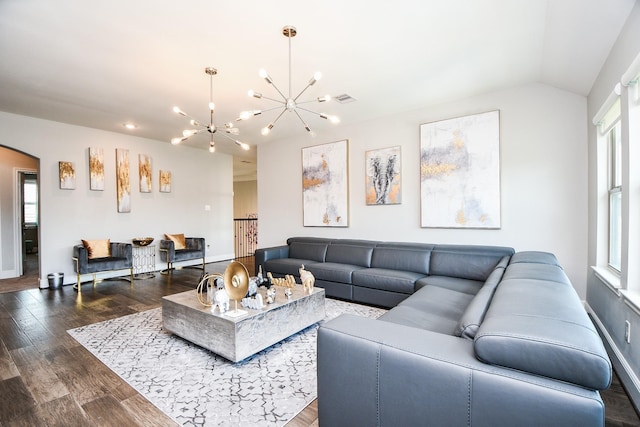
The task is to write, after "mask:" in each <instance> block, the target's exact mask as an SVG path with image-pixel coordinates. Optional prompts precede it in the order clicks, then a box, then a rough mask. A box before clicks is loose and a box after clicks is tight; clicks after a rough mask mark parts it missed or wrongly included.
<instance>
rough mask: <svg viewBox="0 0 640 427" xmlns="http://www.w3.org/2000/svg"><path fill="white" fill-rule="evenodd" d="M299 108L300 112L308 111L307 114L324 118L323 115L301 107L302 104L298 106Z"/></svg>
mask: <svg viewBox="0 0 640 427" xmlns="http://www.w3.org/2000/svg"><path fill="white" fill-rule="evenodd" d="M297 108H298V110H303V111H306V112H307V113H312V114H315V115H316V116H320V117H322V114H321V113H317V112H315V111H313V110H309V109H307V108H304V107H301V106H300V104H298V105H297Z"/></svg>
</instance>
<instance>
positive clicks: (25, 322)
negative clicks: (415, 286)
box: [0, 259, 640, 427]
mask: <svg viewBox="0 0 640 427" xmlns="http://www.w3.org/2000/svg"><path fill="white" fill-rule="evenodd" d="M243 261H246V262H247V264H249V265H247V268H248V270H249V273H250V274H252V272H253V266H252V265H251V264H250V263H251V260H246V259H245V260H243ZM226 265H227V263H216V264H207V271H208V272H210V273H213V272H220V273H222V272H224V268H225V267H226ZM200 273H201V271H200V270H197V269H191V268H185V269H182V270H177V271H175V272H173V274H171V275H166V276H165V275H160V274H156V276H155V278H152V279H145V280H136V281H134V283H133V285H131V284H129V283H128V282H126V281H121V280H108V281H104V282H103V283H99V284H98V285H97V286H96V288H95V289H94V288H93V287H92V285H91V283H85V284H84V285H83V286H82V295H81V297H79V296H78V294H77V293H76V292H75V291H74V290H73V289H72V287H71V286H64V287H62V288H61V289H58V290H48V289H42V290H40V289H37V288H35V289H28V290H23V291H17V292H7V293H2V294H0V426H44V425H47V426H87V425H91V426H125V425H126V426H174V425H175V423H174V422H173V421H172V420H171V419H170V418H168V417H167V416H166V415H164V414H163V413H162V412H161V411H160V410H159V409H157V408H156V407H155V406H153V405H152V404H151V403H149V402H148V401H147V400H146V399H144V398H143V397H142V396H141V395H140V394H138V393H137V392H136V391H135V390H134V389H133V388H131V387H130V386H129V385H128V384H127V383H125V382H124V381H123V380H121V379H120V377H118V376H117V375H116V374H114V373H113V372H111V370H109V369H108V368H107V367H106V366H104V365H103V364H102V363H101V362H99V361H98V360H97V359H96V358H95V357H94V356H93V355H92V354H90V353H89V352H88V351H87V350H85V349H84V347H82V346H80V345H79V344H78V343H77V342H76V341H75V340H74V339H73V338H71V337H70V336H69V335H68V334H67V332H66V331H67V330H68V329H71V328H75V327H78V326H82V325H88V324H91V323H95V322H100V321H103V320H107V319H112V318H116V317H120V316H124V315H127V314H132V313H136V312H140V311H144V310H148V309H151V308H155V307H159V306H160V304H161V298H162V296H164V295H170V294H173V293H177V292H182V291H186V290H189V289H193V288H195V287H196V285H197V282H198V279H199V277H200ZM602 397H603V399H604V401H605V403H606V408H607V419H606V425H607V426H612V427H613V426H617V427H630V426H639V425H640V420H639V419H638V416H637V415H636V413H635V411H634V410H633V408H632V406H631V404H630V402H629V400H628V397H627V395H626V393H625V392H624V389H623V388H622V387H621V386H620V383H619V382H618V381H617V379H616V381H614V384H613V385H612V387H611V388H610V389H609V390H607V391H605V392H603V393H602ZM317 418H318V412H317V404H316V401H314V402H313V403H311V404H310V405H309V406H308V407H307V408H306V409H304V410H303V411H302V412H301V413H300V414H299V415H298V416H297V417H296V418H295V419H294V420H292V421H291V422H290V423H289V424H288V426H290V427H310V426H317V425H318V419H317Z"/></svg>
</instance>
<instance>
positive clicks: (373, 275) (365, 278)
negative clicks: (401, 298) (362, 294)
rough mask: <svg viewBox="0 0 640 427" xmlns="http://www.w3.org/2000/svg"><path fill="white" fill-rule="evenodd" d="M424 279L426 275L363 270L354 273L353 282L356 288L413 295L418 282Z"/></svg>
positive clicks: (380, 269)
mask: <svg viewBox="0 0 640 427" xmlns="http://www.w3.org/2000/svg"><path fill="white" fill-rule="evenodd" d="M424 277H425V275H424V274H420V273H414V272H412V271H401V270H391V269H386V268H363V269H362V270H356V271H354V272H353V274H352V282H353V284H354V285H355V286H362V287H365V288H371V289H381V290H384V291H390V292H399V293H404V294H412V293H413V292H414V290H415V283H416V280H419V279H422V278H424Z"/></svg>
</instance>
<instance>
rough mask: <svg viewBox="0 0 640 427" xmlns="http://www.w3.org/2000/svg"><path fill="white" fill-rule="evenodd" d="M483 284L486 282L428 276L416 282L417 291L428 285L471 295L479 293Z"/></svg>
mask: <svg viewBox="0 0 640 427" xmlns="http://www.w3.org/2000/svg"><path fill="white" fill-rule="evenodd" d="M483 284H484V282H481V281H479V280H469V279H460V278H457V277H446V276H427V277H425V278H423V279H420V280H418V281H417V282H416V290H418V289H421V288H423V287H425V286H428V285H433V286H438V287H440V288H445V289H451V290H453V291H457V292H462V293H465V294H469V295H475V294H477V293H478V291H479V290H480V288H482V285H483Z"/></svg>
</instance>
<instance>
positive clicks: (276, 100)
mask: <svg viewBox="0 0 640 427" xmlns="http://www.w3.org/2000/svg"><path fill="white" fill-rule="evenodd" d="M280 95H282V94H280ZM261 98H262V99H268V100H269V101H274V102H277V103H279V104H282V105H285V104H286V102H285V101H282V100H280V99H275V98H269V97H268V96H264V95H262V97H261Z"/></svg>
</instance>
